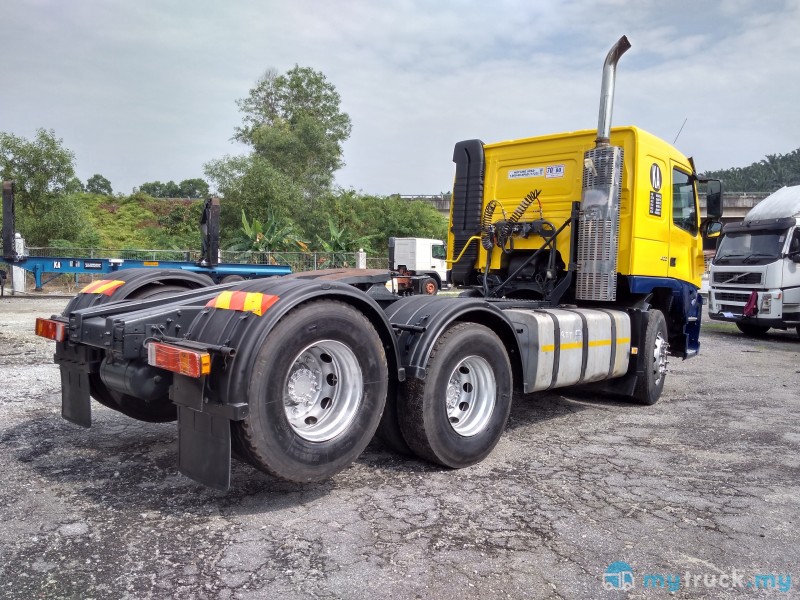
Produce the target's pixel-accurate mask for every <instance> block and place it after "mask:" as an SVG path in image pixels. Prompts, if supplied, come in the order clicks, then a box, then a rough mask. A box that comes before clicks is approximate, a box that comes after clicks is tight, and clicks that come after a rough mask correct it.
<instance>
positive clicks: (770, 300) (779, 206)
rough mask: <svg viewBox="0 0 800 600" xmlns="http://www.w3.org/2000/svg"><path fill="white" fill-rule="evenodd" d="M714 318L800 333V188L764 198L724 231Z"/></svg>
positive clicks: (713, 275)
mask: <svg viewBox="0 0 800 600" xmlns="http://www.w3.org/2000/svg"><path fill="white" fill-rule="evenodd" d="M710 279H711V289H710V294H709V296H710V298H709V300H710V301H709V309H708V313H709V317H711V318H712V319H715V320H717V321H730V322H733V323H736V326H737V327H738V328H739V330H740V331H741V332H742V333H744V334H745V335H750V336H759V335H764V334H765V333H767V331H768V330H769V329H770V328H775V329H784V330H785V329H789V328H795V329H796V330H797V334H798V335H800V186H792V187H783V188H781V189H779V190H778V191H777V192H775V193H774V194H771V195H769V196H767V197H766V198H764V200H762V201H761V202H759V203H758V204H756V205H755V206H754V207H753V208H752V209H751V210H750V212H748V213H747V215H746V216H745V218H744V220H743V221H742V222H741V223H728V224H727V225H725V228H724V229H723V237H722V239H721V240H720V241H719V245H718V247H717V253H716V256H715V257H714V260H713V261H712V263H711V272H710Z"/></svg>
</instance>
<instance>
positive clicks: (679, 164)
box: [447, 126, 721, 358]
mask: <svg viewBox="0 0 800 600" xmlns="http://www.w3.org/2000/svg"><path fill="white" fill-rule="evenodd" d="M597 138H598V132H597V131H596V130H584V131H574V132H567V133H560V134H554V135H546V136H541V137H533V138H524V139H519V140H510V141H503V142H498V143H493V144H483V143H482V142H481V141H480V140H468V141H465V142H461V143H459V144H458V145H457V146H456V150H455V153H454V161H455V162H456V165H457V166H456V182H455V186H454V200H453V203H452V206H451V214H450V220H451V228H450V232H449V237H448V244H447V247H448V249H449V256H448V258H449V259H450V262H451V264H452V269H451V272H450V277H451V280H452V282H453V283H454V284H456V285H461V286H472V287H473V288H474V289H475V294H476V295H477V294H478V293H483V294H484V295H485V296H487V297H502V298H507V299H525V300H532V299H533V300H541V301H542V302H543V305H546V306H552V305H557V304H559V303H568V304H576V305H579V306H580V305H591V304H595V303H598V302H601V303H605V304H607V305H609V306H612V307H626V306H636V305H638V304H641V303H646V304H648V305H651V306H655V307H656V308H658V309H659V310H661V312H663V313H664V315H665V317H666V319H667V325H668V330H669V344H670V352H671V353H672V354H674V355H677V356H681V357H683V358H686V357H689V356H693V355H694V354H696V353H697V351H698V349H699V340H698V335H699V326H700V315H701V306H702V297H701V296H700V295H699V293H698V291H699V287H700V283H701V276H702V273H703V271H704V260H703V245H702V237H701V234H700V219H699V214H700V213H699V205H698V198H697V182H698V177H697V174H696V173H695V169H694V167H693V164H692V160H691V159H689V158H687V157H686V156H685V155H683V154H682V153H681V152H679V151H678V150H676V149H675V148H674V147H672V146H671V145H670V144H668V143H667V142H665V141H663V140H661V139H659V138H657V137H656V136H654V135H653V134H651V133H648V132H646V131H644V130H642V129H640V128H638V127H632V126H625V127H615V128H613V129H610V135H609V136H608V142H607V145H606V146H605V149H603V148H600V149H598V148H597ZM609 149H610V150H613V151H614V155H615V156H616V158H615V159H613V160H616V161H617V162H618V164H617V165H616V166H614V164H613V160H612V159H608V160H606V159H605V158H602V157H601V158H597V157H596V156H595V155H594V154H593V153H596V152H598V151H599V152H603V153H606V154H607V152H606V151H607V150H609ZM617 149H618V150H617ZM603 170H605V171H603ZM615 171H618V172H615ZM614 178H616V179H617V180H618V181H612V180H613V179H614ZM598 185H599V187H600V188H602V189H601V190H600V191H598ZM608 186H610V187H608ZM720 193H721V192H720V190H719V188H718V186H714V189H713V190H712V192H711V196H712V197H711V200H710V205H712V206H715V205H716V204H718V203H719V198H720ZM534 196H535V197H534ZM578 201H580V203H579V202H578ZM598 202H599V204H600V205H603V206H604V210H605V208H607V209H608V211H610V212H608V211H607V213H606V214H605V218H603V219H601V220H599V221H598V220H596V219H591V218H590V219H588V220H587V219H586V218H585V217H586V215H587V214H588V213H591V212H592V210H593V209H592V206H593V205H594V204H597V203H598ZM606 205H607V207H606ZM581 234H583V238H584V239H583V243H582V247H579V246H581V243H580V242H581ZM478 240H480V242H481V243H478ZM573 246H576V247H573ZM598 265H599V267H598ZM591 271H597V272H596V273H592V274H591V276H590V272H591ZM581 275H583V276H584V280H585V281H584V282H583V283H581ZM601 288H608V289H607V290H605V291H602V292H600V293H598V290H600V289H601Z"/></svg>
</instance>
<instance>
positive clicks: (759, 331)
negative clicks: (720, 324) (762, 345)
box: [736, 322, 769, 337]
mask: <svg viewBox="0 0 800 600" xmlns="http://www.w3.org/2000/svg"><path fill="white" fill-rule="evenodd" d="M736 327H738V328H739V331H741V332H742V333H743V334H745V335H746V336H749V337H764V336H765V335H766V334H767V332H768V331H769V327H767V326H766V325H753V324H752V323H741V322H738V323H736Z"/></svg>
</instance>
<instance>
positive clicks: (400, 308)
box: [386, 296, 520, 379]
mask: <svg viewBox="0 0 800 600" xmlns="http://www.w3.org/2000/svg"><path fill="white" fill-rule="evenodd" d="M386 315H387V317H388V318H389V320H390V321H391V323H392V326H393V327H395V328H397V329H398V330H400V331H401V334H400V338H399V340H398V348H399V352H400V360H401V364H402V366H403V367H404V369H405V372H406V375H407V376H408V377H415V378H417V379H425V376H426V365H427V363H428V358H429V357H430V354H431V351H432V349H433V345H434V343H435V342H436V340H437V339H438V338H439V336H440V335H441V334H442V333H443V332H444V331H445V330H446V329H447V328H448V327H449V326H450V325H451V324H452V323H455V322H460V321H466V322H470V323H480V324H481V325H485V326H486V327H489V328H490V329H491V330H492V331H494V332H495V333H496V334H497V335H498V337H499V338H500V339H501V340H502V342H503V344H504V345H505V346H506V349H507V350H508V354H509V358H510V360H511V364H512V366H513V367H514V370H515V374H517V373H519V372H520V371H519V368H520V354H519V345H518V342H517V338H516V335H515V333H514V326H513V324H512V323H511V321H509V320H508V318H507V317H506V316H505V314H504V313H503V311H502V310H500V309H499V308H498V307H497V305H496V303H493V302H487V301H486V300H484V299H482V298H453V297H445V296H409V297H406V298H403V299H402V300H399V301H397V302H395V303H394V304H392V305H391V306H390V307H389V308H388V309H387V311H386Z"/></svg>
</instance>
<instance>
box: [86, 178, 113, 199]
mask: <svg viewBox="0 0 800 600" xmlns="http://www.w3.org/2000/svg"><path fill="white" fill-rule="evenodd" d="M85 189H86V191H87V192H88V193H90V194H100V195H102V196H110V195H111V194H112V193H113V190H112V189H111V182H110V181H109V180H108V179H106V178H105V177H103V176H102V175H100V174H99V173H95V174H94V175H92V176H91V177H89V179H87V180H86V188H85Z"/></svg>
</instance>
